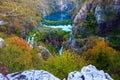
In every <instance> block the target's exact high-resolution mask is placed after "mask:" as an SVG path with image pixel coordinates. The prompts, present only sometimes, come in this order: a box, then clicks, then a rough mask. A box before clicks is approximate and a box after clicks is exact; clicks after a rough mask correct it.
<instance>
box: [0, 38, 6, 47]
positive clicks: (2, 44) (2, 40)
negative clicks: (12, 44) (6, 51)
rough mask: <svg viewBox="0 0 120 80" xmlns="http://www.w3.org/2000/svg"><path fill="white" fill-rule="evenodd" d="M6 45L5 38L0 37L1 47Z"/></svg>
mask: <svg viewBox="0 0 120 80" xmlns="http://www.w3.org/2000/svg"><path fill="white" fill-rule="evenodd" d="M4 46H5V42H4V39H2V38H0V48H2V47H4Z"/></svg>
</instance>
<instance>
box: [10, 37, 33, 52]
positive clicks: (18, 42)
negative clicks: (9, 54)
mask: <svg viewBox="0 0 120 80" xmlns="http://www.w3.org/2000/svg"><path fill="white" fill-rule="evenodd" d="M9 43H10V44H12V45H16V46H18V47H19V48H21V49H23V50H27V51H30V50H31V48H30V46H29V44H28V43H27V42H26V41H25V40H24V39H22V38H19V37H17V36H15V37H11V38H9Z"/></svg>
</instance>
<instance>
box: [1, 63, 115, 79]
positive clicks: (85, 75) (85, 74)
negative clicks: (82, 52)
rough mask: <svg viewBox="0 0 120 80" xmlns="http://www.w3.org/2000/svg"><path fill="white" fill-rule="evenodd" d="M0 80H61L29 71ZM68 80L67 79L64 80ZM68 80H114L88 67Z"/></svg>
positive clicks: (47, 74) (100, 71) (3, 77)
mask: <svg viewBox="0 0 120 80" xmlns="http://www.w3.org/2000/svg"><path fill="white" fill-rule="evenodd" d="M0 80H60V79H59V78H57V77H55V76H54V75H52V74H51V73H49V72H47V71H44V70H28V71H23V72H16V73H11V74H8V75H7V76H5V75H3V74H1V73H0ZM64 80H66V79H64ZM67 80H113V79H112V78H111V77H110V76H109V74H108V73H104V71H103V70H97V69H96V67H95V66H93V65H88V66H85V67H83V68H82V69H81V72H79V71H74V72H71V73H69V75H68V79H67Z"/></svg>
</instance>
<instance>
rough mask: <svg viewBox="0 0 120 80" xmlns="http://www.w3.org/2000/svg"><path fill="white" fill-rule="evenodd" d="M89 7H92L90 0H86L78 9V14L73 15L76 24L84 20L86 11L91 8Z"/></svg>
mask: <svg viewBox="0 0 120 80" xmlns="http://www.w3.org/2000/svg"><path fill="white" fill-rule="evenodd" d="M91 7H92V1H90V2H87V1H86V2H85V3H84V5H83V6H82V7H81V9H80V10H79V12H78V14H77V15H76V16H75V18H74V23H75V24H77V23H80V22H83V21H84V20H86V17H87V14H88V11H89V10H90V9H91Z"/></svg>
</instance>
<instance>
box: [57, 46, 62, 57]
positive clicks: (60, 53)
mask: <svg viewBox="0 0 120 80" xmlns="http://www.w3.org/2000/svg"><path fill="white" fill-rule="evenodd" d="M62 51H63V46H62V47H61V48H60V50H59V51H58V54H59V55H62Z"/></svg>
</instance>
